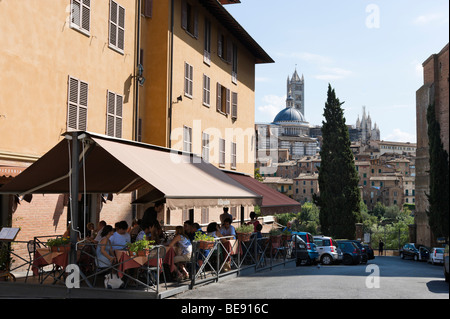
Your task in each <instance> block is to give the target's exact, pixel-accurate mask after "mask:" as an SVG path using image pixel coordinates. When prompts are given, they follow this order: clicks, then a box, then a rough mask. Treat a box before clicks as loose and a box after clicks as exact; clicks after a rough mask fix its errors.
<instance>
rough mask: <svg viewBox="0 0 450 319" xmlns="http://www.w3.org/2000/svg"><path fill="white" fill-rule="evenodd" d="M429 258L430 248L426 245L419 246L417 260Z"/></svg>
mask: <svg viewBox="0 0 450 319" xmlns="http://www.w3.org/2000/svg"><path fill="white" fill-rule="evenodd" d="M429 258H430V249H429V248H428V247H426V246H419V261H428V259H429Z"/></svg>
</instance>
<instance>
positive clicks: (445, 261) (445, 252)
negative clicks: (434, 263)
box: [444, 244, 449, 282]
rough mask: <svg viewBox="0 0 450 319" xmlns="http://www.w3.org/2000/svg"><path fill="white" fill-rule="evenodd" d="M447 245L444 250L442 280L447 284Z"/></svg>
mask: <svg viewBox="0 0 450 319" xmlns="http://www.w3.org/2000/svg"><path fill="white" fill-rule="evenodd" d="M448 262H449V260H448V244H447V245H445V249H444V278H445V281H446V282H448V280H449V275H448Z"/></svg>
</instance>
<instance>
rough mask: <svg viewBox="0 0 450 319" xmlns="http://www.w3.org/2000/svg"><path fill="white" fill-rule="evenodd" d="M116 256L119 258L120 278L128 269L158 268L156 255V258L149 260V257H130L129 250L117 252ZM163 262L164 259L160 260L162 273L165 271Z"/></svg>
mask: <svg viewBox="0 0 450 319" xmlns="http://www.w3.org/2000/svg"><path fill="white" fill-rule="evenodd" d="M115 254H116V258H117V264H118V266H117V269H118V270H119V271H118V275H119V277H123V274H124V272H125V271H126V270H128V269H134V268H140V267H142V266H150V267H157V260H156V254H155V256H154V258H153V257H152V256H150V258H149V257H148V256H134V255H130V252H129V251H128V250H116V251H115ZM152 254H153V252H152ZM162 262H163V261H162V258H159V267H160V271H162V269H163V267H162Z"/></svg>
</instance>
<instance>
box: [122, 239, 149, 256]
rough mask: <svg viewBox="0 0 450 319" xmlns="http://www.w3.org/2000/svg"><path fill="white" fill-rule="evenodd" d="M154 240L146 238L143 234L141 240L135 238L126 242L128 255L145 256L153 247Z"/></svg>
mask: <svg viewBox="0 0 450 319" xmlns="http://www.w3.org/2000/svg"><path fill="white" fill-rule="evenodd" d="M154 243H155V241H153V240H147V237H146V236H144V238H143V239H141V240H136V241H135V242H134V243H128V244H127V248H128V252H129V254H130V256H147V255H148V254H149V252H150V250H152V249H153V244H154Z"/></svg>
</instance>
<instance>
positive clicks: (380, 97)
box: [225, 0, 449, 143]
mask: <svg viewBox="0 0 450 319" xmlns="http://www.w3.org/2000/svg"><path fill="white" fill-rule="evenodd" d="M241 2H242V3H241V4H234V5H226V6H225V7H226V8H227V10H228V11H229V12H230V13H231V14H232V15H233V16H234V18H235V19H236V20H237V21H238V22H239V23H240V24H241V25H242V26H243V27H244V28H245V29H246V30H247V31H248V33H249V34H250V35H251V36H252V37H253V38H254V39H255V40H256V41H257V42H258V43H259V44H260V45H261V47H262V48H263V49H264V50H265V51H266V52H267V53H268V54H269V55H270V56H271V57H272V59H273V60H275V63H273V64H259V65H257V66H256V95H255V107H256V118H255V120H256V122H257V123H260V122H271V121H272V120H273V119H274V117H275V115H276V114H277V113H278V112H279V111H281V110H282V109H283V108H285V105H286V104H285V100H286V80H287V77H288V76H292V74H293V72H294V70H295V68H297V72H298V73H299V75H300V76H301V75H302V74H303V76H304V78H305V114H304V115H305V117H306V120H307V121H308V122H309V123H310V124H312V125H321V124H322V121H323V108H324V105H325V101H326V93H327V86H328V83H330V84H331V86H332V87H333V88H335V90H336V94H337V96H338V98H339V99H340V101H341V102H345V104H344V105H343V109H344V112H345V117H346V120H347V124H353V125H354V124H355V123H356V119H357V118H358V115H359V116H360V117H361V116H362V107H363V106H366V112H368V113H369V114H370V116H371V118H372V123H374V122H376V123H377V125H378V126H379V128H380V131H381V139H383V140H389V141H402V142H413V143H415V142H416V100H415V96H416V91H417V90H418V89H419V88H420V87H421V86H422V84H423V71H422V63H423V62H424V61H425V60H426V59H427V58H428V57H429V56H430V55H432V54H434V53H438V52H439V51H440V50H441V49H442V48H443V47H444V46H445V45H446V44H447V43H448V42H449V31H448V29H449V2H448V0H429V1H423V0H420V1H419V0H390V1H388V0H383V1H381V0H380V1H375V0H374V1H369V0H367V1H365V0H341V1H336V0H319V1H305V0H277V1H273V0H272V1H269V0H241Z"/></svg>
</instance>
